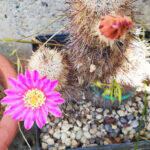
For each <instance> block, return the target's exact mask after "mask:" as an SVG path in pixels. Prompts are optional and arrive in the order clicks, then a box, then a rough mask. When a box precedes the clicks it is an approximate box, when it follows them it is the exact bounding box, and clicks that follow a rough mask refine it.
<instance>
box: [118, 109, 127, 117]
mask: <svg viewBox="0 0 150 150" xmlns="http://www.w3.org/2000/svg"><path fill="white" fill-rule="evenodd" d="M117 113H118V115H119V116H120V117H123V116H125V111H123V110H118V111H117Z"/></svg>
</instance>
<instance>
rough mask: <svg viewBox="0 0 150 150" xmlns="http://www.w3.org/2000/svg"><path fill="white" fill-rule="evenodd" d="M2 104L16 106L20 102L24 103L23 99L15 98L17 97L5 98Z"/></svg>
mask: <svg viewBox="0 0 150 150" xmlns="http://www.w3.org/2000/svg"><path fill="white" fill-rule="evenodd" d="M1 102H2V103H3V104H11V105H12V104H16V103H19V102H21V103H22V98H21V97H19V98H18V97H17V98H15V97H12V98H11V97H7V96H6V97H4V98H3V99H2V100H1Z"/></svg>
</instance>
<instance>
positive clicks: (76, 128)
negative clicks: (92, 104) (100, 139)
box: [73, 126, 81, 132]
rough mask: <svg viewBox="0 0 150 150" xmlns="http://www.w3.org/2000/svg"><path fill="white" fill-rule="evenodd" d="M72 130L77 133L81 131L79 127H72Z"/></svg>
mask: <svg viewBox="0 0 150 150" xmlns="http://www.w3.org/2000/svg"><path fill="white" fill-rule="evenodd" d="M73 130H74V131H76V132H77V131H79V130H81V129H80V128H79V127H77V126H74V128H73Z"/></svg>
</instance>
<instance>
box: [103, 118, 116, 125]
mask: <svg viewBox="0 0 150 150" xmlns="http://www.w3.org/2000/svg"><path fill="white" fill-rule="evenodd" d="M105 122H106V123H107V124H112V123H114V122H115V119H114V118H112V117H106V118H105Z"/></svg>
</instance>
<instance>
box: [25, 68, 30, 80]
mask: <svg viewBox="0 0 150 150" xmlns="http://www.w3.org/2000/svg"><path fill="white" fill-rule="evenodd" d="M25 76H26V78H28V79H31V73H30V71H29V70H26V72H25Z"/></svg>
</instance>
